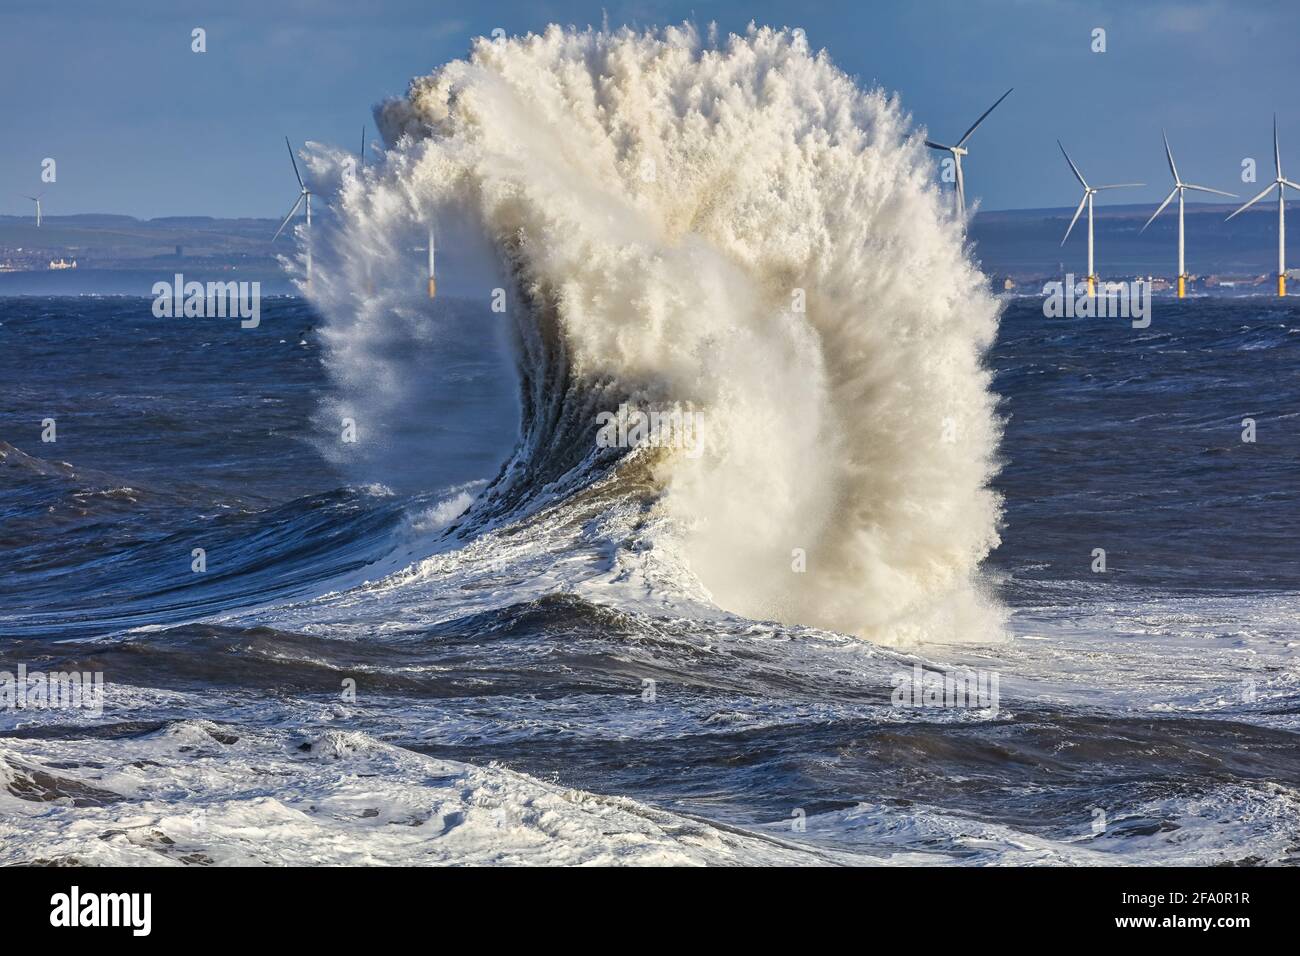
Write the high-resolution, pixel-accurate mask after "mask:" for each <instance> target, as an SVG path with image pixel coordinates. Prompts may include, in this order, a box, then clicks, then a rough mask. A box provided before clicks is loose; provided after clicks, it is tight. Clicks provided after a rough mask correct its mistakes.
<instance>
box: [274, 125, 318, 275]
mask: <svg viewBox="0 0 1300 956" xmlns="http://www.w3.org/2000/svg"><path fill="white" fill-rule="evenodd" d="M284 145H285V147H286V148H287V149H288V150H289V162H291V163H293V174H294V176H296V177H297V178H298V189H299V190H300V191H299V193H298V198H297V199H296V200H294V203H293V206H291V207H290V209H289V214H288V215H287V216H285V217H284V222H282V223H280V228H279V229H277V230H275V235H274V236H272V237H271V241H272V242H275V240H277V239H279V238H280V233H282V232H284V227H285V226H287V225H289V220H290V219H292V218H293V217H294V215H295V214H296V213H297V212H298V207H299V206H302V205H303V204H304V203H305V204H306V206H307V284H308V285H311V190H310V189H308V188H307V184H306V183H304V182H303V181H302V174H301V173H299V172H298V160H297V159H295V158H294V155H293V146H291V145H290V144H289V137H288V136H286V137H285V138H284Z"/></svg>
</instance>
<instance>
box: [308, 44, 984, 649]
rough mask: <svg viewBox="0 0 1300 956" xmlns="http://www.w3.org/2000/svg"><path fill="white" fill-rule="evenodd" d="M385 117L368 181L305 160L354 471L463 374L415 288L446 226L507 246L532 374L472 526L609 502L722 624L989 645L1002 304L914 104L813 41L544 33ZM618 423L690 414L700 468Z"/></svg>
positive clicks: (500, 251)
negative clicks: (968, 239) (451, 367)
mask: <svg viewBox="0 0 1300 956" xmlns="http://www.w3.org/2000/svg"><path fill="white" fill-rule="evenodd" d="M376 117H377V121H378V123H379V126H380V131H381V133H382V136H383V139H384V145H385V147H386V149H385V150H384V153H383V155H382V157H381V158H380V159H379V160H378V161H376V162H373V163H371V164H369V165H367V166H366V167H365V168H364V169H362V170H360V171H357V170H356V169H355V165H356V164H355V158H354V157H351V156H348V155H347V154H345V153H343V152H339V151H334V150H330V149H324V148H316V149H314V151H313V153H312V155H311V156H310V157H309V167H310V169H311V175H312V177H313V179H314V180H315V181H316V184H317V185H316V188H318V189H321V190H322V191H324V190H327V189H328V190H333V191H334V197H333V202H332V204H331V206H332V216H330V217H327V218H326V221H325V224H324V225H319V226H318V227H317V230H316V234H315V235H314V236H313V237H312V242H313V247H314V253H315V272H314V277H313V282H312V285H311V290H310V292H311V296H312V298H313V300H314V302H315V304H316V306H317V307H318V309H319V310H320V312H321V313H322V314H323V316H324V317H325V327H324V329H323V334H324V336H325V341H326V343H327V347H328V355H329V358H328V362H329V368H330V371H331V374H332V376H333V379H334V382H335V385H336V395H335V401H334V403H333V404H332V405H331V407H330V409H329V415H330V417H331V418H332V419H333V420H334V421H335V422H337V420H338V417H339V416H340V415H343V416H347V415H351V416H354V417H355V418H356V419H357V420H358V422H360V423H361V425H362V428H363V434H364V435H366V436H370V437H371V439H372V442H371V445H370V446H369V452H367V445H366V442H365V441H363V442H362V443H361V444H360V445H359V446H358V447H359V449H360V453H361V454H367V453H372V454H374V455H381V453H383V452H387V453H389V454H392V453H396V454H399V455H402V454H404V455H407V456H408V457H409V456H410V455H411V454H413V452H412V450H411V449H410V448H405V449H404V448H401V447H398V448H396V449H394V448H393V447H392V445H393V442H392V441H391V440H389V441H388V442H387V446H388V447H386V448H381V446H383V445H384V444H385V442H384V441H383V440H380V439H379V438H378V437H375V436H392V435H393V434H395V433H396V430H397V428H398V423H399V421H400V420H401V419H403V418H405V417H408V416H410V415H418V414H428V411H427V409H426V410H424V411H421V403H420V402H419V401H418V400H413V396H414V397H418V396H419V395H421V394H422V393H423V392H424V390H426V389H427V388H428V387H429V383H430V382H431V381H433V380H435V379H437V378H438V377H439V376H440V375H442V374H444V372H445V370H443V369H440V368H438V367H437V366H436V365H435V366H434V367H429V365H428V363H427V362H416V361H414V360H413V359H412V356H413V355H414V354H415V350H414V349H413V348H412V347H411V346H412V345H413V344H414V343H416V342H419V341H424V340H427V339H428V338H429V337H430V336H436V335H437V334H440V333H439V323H440V322H441V321H442V319H441V318H440V315H441V314H442V312H443V311H444V310H446V309H447V305H446V303H444V301H443V300H441V299H440V300H438V301H436V302H434V303H432V304H430V303H429V301H428V300H427V298H425V297H424V287H423V283H422V282H421V281H420V280H419V279H418V273H417V272H416V270H418V269H419V268H420V262H421V258H420V257H421V253H419V252H418V251H415V248H416V247H418V246H420V245H421V244H422V242H423V237H424V235H425V228H426V224H427V223H428V222H430V221H437V222H438V224H439V232H440V234H450V233H451V232H452V231H453V230H461V232H462V233H463V234H466V235H477V236H479V237H481V239H482V240H485V242H484V249H485V250H494V251H495V258H496V259H497V260H498V261H499V262H500V265H501V270H502V275H503V276H505V277H508V278H503V279H502V285H503V286H505V287H506V289H507V299H508V301H509V302H510V310H509V316H496V315H493V316H491V318H493V319H504V320H506V321H510V320H513V323H514V326H513V339H514V347H515V355H516V362H517V366H518V369H519V375H520V382H519V389H520V398H521V401H520V404H521V426H520V436H519V442H518V445H517V448H516V450H515V452H514V453H513V455H512V456H511V457H510V459H509V461H507V463H506V464H505V465H504V467H503V468H502V470H501V473H500V474H499V475H498V476H497V478H496V480H495V481H493V482H492V483H491V484H490V485H489V486H488V487H487V489H486V490H485V491H484V492H483V493H482V494H480V495H479V497H478V499H477V501H476V502H475V504H474V505H473V506H472V507H471V509H470V512H469V514H468V515H466V516H465V518H464V519H463V520H462V523H461V525H460V528H459V530H458V532H457V533H459V534H461V535H470V534H473V533H475V529H481V528H483V527H486V526H487V525H488V524H489V523H500V522H502V521H503V520H504V521H509V520H514V519H516V518H518V517H520V516H521V515H522V514H524V513H526V512H528V511H529V510H530V509H533V510H535V509H537V508H539V507H544V506H545V507H555V506H558V507H565V503H566V502H572V501H573V500H574V499H575V498H577V497H581V494H580V493H581V492H582V491H583V490H584V489H587V488H589V487H591V486H592V485H593V484H595V483H599V484H600V487H601V489H602V491H601V499H602V500H604V501H614V502H616V503H617V502H621V505H623V506H630V507H634V508H635V509H636V510H637V513H638V514H640V515H641V516H642V517H641V519H640V522H641V523H640V525H639V528H640V533H641V534H642V535H643V536H644V538H647V539H648V540H649V544H648V545H647V541H646V540H644V539H643V540H639V541H638V543H637V549H638V550H639V551H645V550H646V549H647V547H648V548H649V550H654V549H658V550H659V551H660V552H661V553H672V554H673V555H675V556H676V557H677V558H678V559H680V561H681V563H682V564H683V565H684V566H687V567H689V569H690V573H691V574H693V575H694V576H696V577H697V578H698V581H699V583H701V584H702V585H703V586H704V587H705V588H706V589H707V591H708V593H709V595H710V596H711V597H712V599H713V600H714V601H715V602H716V603H717V604H718V605H719V606H721V607H722V608H724V609H726V610H729V611H734V612H737V613H741V614H744V615H748V616H751V617H757V618H774V619H778V620H781V621H786V622H792V623H801V624H808V625H815V626H819V627H824V628H828V629H833V630H837V631H843V632H850V633H854V634H858V635H861V636H864V637H867V638H871V639H873V640H879V641H887V642H893V643H898V642H911V641H919V640H944V641H951V640H988V639H990V638H992V637H994V636H996V635H997V634H998V633H999V632H1000V628H1001V613H1000V611H999V609H998V608H997V606H996V603H995V602H993V601H992V600H990V599H988V598H987V597H986V596H985V595H984V594H983V592H982V589H981V586H980V582H979V577H978V575H979V564H980V562H981V560H982V559H983V558H984V557H985V556H986V555H987V554H988V552H989V551H990V549H991V548H993V547H995V546H996V544H997V543H998V532H997V528H998V521H999V514H1000V503H999V500H998V498H997V496H996V494H995V493H993V492H992V491H991V490H990V488H989V482H990V480H991V478H992V476H993V474H994V472H995V470H996V467H997V465H996V448H997V442H998V438H999V430H1000V426H999V421H998V417H997V414H996V409H995V401H996V399H995V396H994V395H993V393H992V392H991V388H990V374H989V372H988V371H987V370H986V369H985V368H984V366H983V355H984V352H985V350H986V349H987V348H988V346H989V345H990V344H991V342H992V339H993V337H994V334H995V331H996V326H997V317H998V305H997V303H996V300H995V299H994V298H993V297H992V296H991V295H990V294H989V293H988V291H987V289H986V284H985V281H984V279H983V278H982V276H981V275H980V273H979V271H978V269H977V267H976V266H975V265H974V264H973V263H972V262H971V260H970V258H969V255H968V253H967V251H966V250H965V248H964V246H963V243H964V235H963V229H962V226H961V224H960V223H959V222H957V221H956V220H955V219H954V218H953V216H952V215H951V214H950V213H949V212H948V211H947V203H946V201H945V197H943V196H941V195H940V194H939V192H938V190H937V189H936V188H935V187H934V185H933V169H932V167H931V165H930V162H929V160H928V158H927V157H926V156H925V155H924V148H923V146H922V141H921V136H920V133H919V131H917V130H916V129H915V128H913V127H912V126H911V124H910V119H909V117H908V116H907V115H906V114H905V113H904V112H903V111H902V109H901V107H900V105H899V103H898V101H897V100H896V99H895V98H892V97H890V96H889V95H887V94H886V93H885V92H883V91H881V90H873V91H869V92H864V91H862V90H860V89H858V88H857V87H856V86H855V84H854V82H853V80H852V79H851V78H850V77H848V76H846V75H845V74H844V73H842V72H841V71H839V70H838V69H836V68H835V67H834V66H833V65H832V64H831V62H830V61H829V59H828V58H827V57H826V56H825V54H814V53H813V52H812V51H810V50H809V48H808V45H807V43H806V40H805V38H804V36H803V34H802V32H801V31H798V30H794V31H788V30H773V29H765V28H763V29H760V28H753V27H751V28H750V30H749V31H748V32H747V33H746V35H744V36H731V37H728V38H725V39H722V40H720V39H719V38H717V37H716V36H714V35H712V34H710V35H707V36H702V35H701V34H700V33H698V32H697V31H696V30H695V29H693V28H691V27H689V26H686V27H681V28H671V29H665V30H662V31H654V32H648V33H638V32H633V31H629V30H620V31H616V32H606V31H600V30H594V29H588V30H585V31H577V30H572V29H561V28H559V27H551V28H550V29H548V30H547V31H546V32H545V33H544V34H543V35H540V36H537V35H530V36H527V37H523V38H516V39H498V40H486V39H484V40H480V41H478V42H477V43H476V44H475V46H474V48H473V50H472V53H471V55H470V56H469V58H468V59H467V60H463V61H461V60H458V61H455V62H452V63H449V64H447V65H445V66H444V67H442V68H441V69H439V70H437V71H436V72H434V73H433V74H432V75H430V76H427V77H422V78H419V79H416V80H414V81H413V82H412V84H411V87H410V90H409V92H408V94H407V95H406V96H405V97H404V98H401V99H395V100H392V101H389V102H386V103H384V104H382V105H381V106H380V107H379V108H378V109H377V110H376ZM300 238H301V237H300ZM447 241H448V240H447V239H445V238H444V239H443V240H442V242H443V244H445V243H446V242H447ZM457 241H462V240H459V239H458V240H457ZM491 285H492V283H485V285H484V288H483V290H482V301H483V304H484V312H485V314H486V312H487V305H488V303H489V301H490V299H491V295H492V289H491ZM485 321H486V319H485ZM441 334H447V327H443V328H442V333H441ZM624 403H627V404H628V405H629V406H630V407H633V408H637V409H645V410H649V409H664V408H675V409H678V410H681V409H687V410H690V411H691V412H693V413H694V414H695V415H696V416H697V420H698V421H699V422H700V423H701V427H700V435H701V438H702V442H703V446H702V449H695V451H697V452H699V454H692V455H687V454H685V453H683V452H681V451H674V450H673V449H671V448H667V449H664V448H660V449H646V448H643V449H640V450H638V451H637V452H635V453H632V454H628V453H626V452H624V451H620V450H618V449H613V450H611V449H607V448H601V447H598V445H597V442H596V437H597V432H598V422H597V416H598V415H599V414H600V413H601V412H610V411H615V410H616V409H618V407H619V406H620V405H621V404H624ZM399 445H400V443H399ZM485 477H487V476H485ZM609 489H612V492H613V493H612V495H611V494H610V493H609ZM586 497H587V498H588V499H589V498H590V497H591V496H586ZM611 506H619V505H618V504H615V505H611ZM627 546H628V542H626V541H624V542H619V541H614V542H611V547H612V548H613V549H614V550H615V551H617V550H618V549H620V548H626V547H627Z"/></svg>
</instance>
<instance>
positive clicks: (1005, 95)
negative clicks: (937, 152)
mask: <svg viewBox="0 0 1300 956" xmlns="http://www.w3.org/2000/svg"><path fill="white" fill-rule="evenodd" d="M1011 89H1015V87H1012V88H1011ZM1010 95H1011V90H1007V91H1006V92H1005V93H1003V94H1002V95H1001V96H999V97H998V103H1001V102H1002V101H1003V100H1005V99H1006V98H1007V97H1008V96H1010ZM998 103H994V104H993V105H992V106H990V107H989V108H988V109H986V110H985V111H984V115H983V116H981V117H980V118H979V119H977V120H976V121H975V124H974V125H973V126H971V128H970V129H968V130H966V135H965V136H963V137H962V138H961V139H959V140H957V146H958V148H961V147H962V146H965V145H966V140H968V139H970V134H971V133H973V132H975V130H977V129H979V125H980V123H982V122H984V120H985V119H986V118H987V117H988V115H989V114H990V113H992V112H993V111H994V110H995V109H997V108H998Z"/></svg>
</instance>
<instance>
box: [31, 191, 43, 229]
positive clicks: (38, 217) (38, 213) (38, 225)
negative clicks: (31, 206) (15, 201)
mask: <svg viewBox="0 0 1300 956" xmlns="http://www.w3.org/2000/svg"><path fill="white" fill-rule="evenodd" d="M44 195H45V193H37V194H36V195H35V196H28V197H26V198H28V199H30V200H31V201H32V202H34V203H36V228H37V229H39V228H41V197H42V196H44Z"/></svg>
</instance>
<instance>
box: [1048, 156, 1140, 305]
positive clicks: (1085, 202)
mask: <svg viewBox="0 0 1300 956" xmlns="http://www.w3.org/2000/svg"><path fill="white" fill-rule="evenodd" d="M1056 145H1057V146H1060V147H1061V154H1062V155H1063V156H1064V157H1065V161H1066V162H1067V163H1069V164H1070V171H1071V172H1073V173H1074V178H1075V179H1077V180H1079V185H1080V186H1082V187H1083V198H1082V199H1080V200H1079V207H1078V208H1077V209H1075V210H1074V218H1073V219H1071V220H1070V225H1069V228H1067V229H1066V230H1065V239H1062V240H1061V245H1065V240H1066V239H1069V238H1070V232H1071V231H1072V230H1073V229H1074V224H1075V223H1076V222H1078V221H1079V214H1080V213H1082V212H1083V207H1084V206H1087V207H1088V295H1090V296H1091V295H1096V293H1097V273H1096V270H1095V269H1094V268H1093V264H1092V250H1093V240H1092V235H1093V233H1092V197H1093V196H1095V195H1096V194H1097V193H1099V192H1101V190H1103V189H1127V188H1129V187H1130V186H1145V185H1146V183H1111V184H1110V185H1107V186H1089V185H1088V181H1087V180H1086V179H1084V178H1083V173H1081V172H1079V167H1078V166H1076V165H1074V160H1072V159H1071V158H1070V154H1069V153H1067V152H1066V151H1065V147H1064V146H1063V145H1062V144H1061V141H1060V140H1059V139H1058V140H1057V141H1056Z"/></svg>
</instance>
